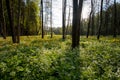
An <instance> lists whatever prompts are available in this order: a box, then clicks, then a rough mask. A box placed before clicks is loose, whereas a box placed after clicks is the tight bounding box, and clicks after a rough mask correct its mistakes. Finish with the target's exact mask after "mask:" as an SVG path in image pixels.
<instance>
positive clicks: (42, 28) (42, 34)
mask: <svg viewBox="0 0 120 80" xmlns="http://www.w3.org/2000/svg"><path fill="white" fill-rule="evenodd" d="M41 18H42V26H41V27H42V38H44V27H43V0H41Z"/></svg>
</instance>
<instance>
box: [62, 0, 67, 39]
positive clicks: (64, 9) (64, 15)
mask: <svg viewBox="0 0 120 80" xmlns="http://www.w3.org/2000/svg"><path fill="white" fill-rule="evenodd" d="M62 17H63V18H62V22H63V23H62V27H63V28H62V29H63V40H64V39H65V26H66V24H65V23H66V0H63V13H62Z"/></svg>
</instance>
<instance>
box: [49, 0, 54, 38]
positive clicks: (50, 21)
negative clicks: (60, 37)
mask: <svg viewBox="0 0 120 80" xmlns="http://www.w3.org/2000/svg"><path fill="white" fill-rule="evenodd" d="M50 25H51V38H52V37H53V31H52V0H51V13H50Z"/></svg>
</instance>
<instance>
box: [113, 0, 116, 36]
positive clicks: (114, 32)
mask: <svg viewBox="0 0 120 80" xmlns="http://www.w3.org/2000/svg"><path fill="white" fill-rule="evenodd" d="M116 19H117V8H116V0H114V29H113V30H114V31H113V37H114V38H115V37H117V35H116V27H117V20H116Z"/></svg>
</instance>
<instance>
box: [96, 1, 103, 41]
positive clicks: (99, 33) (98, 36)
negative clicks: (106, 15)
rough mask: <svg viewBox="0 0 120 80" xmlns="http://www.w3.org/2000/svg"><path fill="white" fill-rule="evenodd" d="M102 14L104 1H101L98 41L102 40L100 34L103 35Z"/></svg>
mask: <svg viewBox="0 0 120 80" xmlns="http://www.w3.org/2000/svg"><path fill="white" fill-rule="evenodd" d="M102 12H103V0H101V9H100V25H99V29H98V35H97V39H98V40H99V38H100V34H101V27H102V22H103V19H102Z"/></svg>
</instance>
